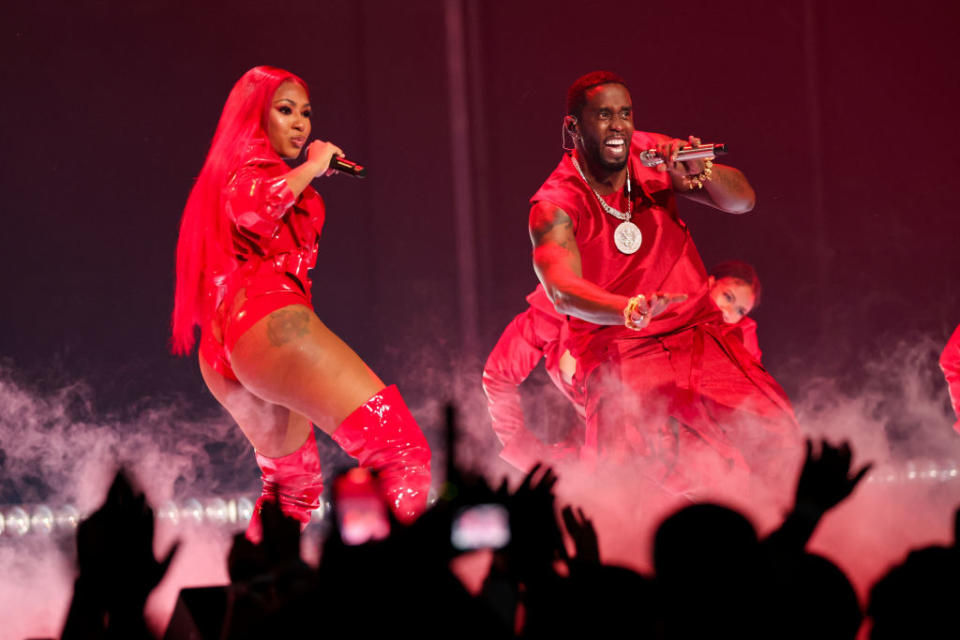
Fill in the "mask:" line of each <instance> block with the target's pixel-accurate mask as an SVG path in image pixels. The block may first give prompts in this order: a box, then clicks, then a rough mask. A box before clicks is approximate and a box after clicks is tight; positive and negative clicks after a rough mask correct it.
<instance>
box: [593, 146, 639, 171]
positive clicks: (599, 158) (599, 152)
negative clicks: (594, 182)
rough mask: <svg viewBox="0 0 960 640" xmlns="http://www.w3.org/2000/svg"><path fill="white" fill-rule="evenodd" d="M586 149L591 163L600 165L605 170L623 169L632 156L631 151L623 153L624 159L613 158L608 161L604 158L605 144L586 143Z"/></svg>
mask: <svg viewBox="0 0 960 640" xmlns="http://www.w3.org/2000/svg"><path fill="white" fill-rule="evenodd" d="M584 147H585V148H584V151H585V152H586V156H587V160H588V161H589V162H590V164H592V165H594V166H596V167H600V168H601V169H603V170H604V171H611V172H613V171H621V170H622V169H623V168H624V167H625V166H627V160H629V158H630V153H629V151H628V152H627V153H625V154H623V159H622V160H613V161H608V160H604V159H603V148H604V147H603V145H602V144H592V145H590V146H587V145H584Z"/></svg>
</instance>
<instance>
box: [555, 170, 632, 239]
mask: <svg viewBox="0 0 960 640" xmlns="http://www.w3.org/2000/svg"><path fill="white" fill-rule="evenodd" d="M570 160H572V161H573V166H574V167H576V169H577V173H579V174H580V177H581V178H583V182H584V184H586V185H587V187H588V188H589V189H590V190H591V191H593V195H595V196H596V197H597V202H599V203H600V207H601V208H603V210H604V211H606V212H607V213H609V214H610V215H612V216H613V217H614V218H616V219H617V220H622V221H623V222H621V223H620V224H618V225H617V228H616V229H614V231H613V243H614V244H615V245H617V250H618V251H620V253H625V254H627V255H629V254H631V253H636V252H637V249H639V248H640V245H641V244H642V243H643V234H642V233H640V229H639V227H637V225H635V224H633V223H632V222H630V218H631V217H632V215H633V198H631V197H630V165H629V164H628V165H627V210H626V212H624V211H620V210H619V209H614V208H613V207H611V206H610V205H609V204H607V202H606V200H604V199H603V198H602V197H600V193H599V192H598V191H597V190H596V189H594V188H593V185H591V184H590V182H589V181H588V180H587V176H586V175H584V173H583V169H581V168H580V163H578V162H577V158H576V156H574V155H573V154H570Z"/></svg>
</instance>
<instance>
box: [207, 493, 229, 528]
mask: <svg viewBox="0 0 960 640" xmlns="http://www.w3.org/2000/svg"><path fill="white" fill-rule="evenodd" d="M203 513H204V515H205V516H206V517H207V522H211V523H213V524H226V523H227V519H228V517H229V513H228V509H227V501H226V500H223V499H222V498H214V499H213V500H209V501H208V502H207V506H206V507H205V508H204V510H203Z"/></svg>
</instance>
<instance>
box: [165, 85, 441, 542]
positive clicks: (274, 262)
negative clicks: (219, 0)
mask: <svg viewBox="0 0 960 640" xmlns="http://www.w3.org/2000/svg"><path fill="white" fill-rule="evenodd" d="M309 136H310V100H309V95H308V92H307V86H306V84H305V83H304V82H303V80H301V79H300V78H298V77H297V76H295V75H293V74H292V73H290V72H288V71H284V70H282V69H277V68H274V67H255V68H253V69H251V70H249V71H248V72H247V73H245V74H244V75H243V77H241V78H240V80H238V81H237V83H236V85H234V87H233V90H232V91H231V92H230V95H229V97H228V98H227V102H226V104H225V105H224V108H223V113H222V114H221V116H220V122H219V124H218V125H217V131H216V133H215V134H214V138H213V143H212V144H211V146H210V151H209V153H208V154H207V159H206V162H205V163H204V165H203V169H202V171H201V172H200V175H199V177H198V178H197V181H196V184H195V185H194V187H193V190H192V191H191V193H190V197H189V199H188V200H187V205H186V208H185V209H184V212H183V219H182V221H181V224H180V238H179V241H178V244H177V286H176V294H175V301H174V311H173V340H172V348H173V352H174V353H177V354H181V355H186V354H189V353H190V352H191V351H192V349H193V346H194V341H195V337H194V326H196V325H199V326H200V329H201V336H200V347H199V351H200V372H201V374H202V375H203V379H204V381H205V382H206V384H207V387H208V388H209V390H210V392H211V393H212V394H213V396H214V397H215V398H216V399H217V400H218V401H219V402H220V404H221V405H223V406H224V408H226V410H227V411H228V412H229V413H230V415H231V416H233V418H234V419H235V420H236V422H237V424H238V425H239V426H240V428H241V429H242V430H243V432H244V434H245V435H246V437H247V438H248V439H249V440H250V442H251V444H253V447H254V451H255V453H256V459H257V464H258V465H259V466H260V469H261V471H262V480H263V493H262V495H261V497H260V499H259V500H258V501H257V506H256V508H255V510H254V517H253V519H252V520H251V522H250V527H249V528H248V530H247V536H248V537H249V538H250V539H251V540H254V541H257V540H258V539H259V537H260V520H259V512H260V507H261V505H262V503H263V501H264V500H266V499H270V500H277V501H279V503H280V506H281V508H282V509H283V511H284V512H285V513H287V514H288V515H291V516H293V517H295V518H297V519H299V520H300V521H301V522H303V523H307V522H308V521H309V519H310V514H311V512H312V511H313V510H314V509H316V508H317V506H318V505H319V501H320V494H321V492H322V489H323V483H322V476H321V472H320V460H319V456H318V453H317V444H316V439H315V435H314V431H313V427H312V425H311V423H315V424H317V425H320V426H321V428H324V430H326V431H328V433H329V434H330V436H331V438H333V440H334V441H335V442H337V443H338V444H339V445H340V446H341V447H343V448H344V450H345V451H346V452H347V453H349V454H350V455H351V456H353V457H355V458H357V459H358V461H359V463H360V465H361V466H364V467H370V468H373V469H374V470H376V471H377V472H378V473H379V475H380V481H381V486H382V487H383V489H384V492H385V494H386V496H387V498H388V500H389V502H390V505H391V508H392V509H393V511H394V513H395V514H396V515H397V516H398V517H399V518H400V519H401V520H407V521H408V520H410V519H412V518H414V517H416V516H417V515H418V514H419V513H420V512H422V511H423V510H424V508H425V507H426V498H427V490H428V488H429V485H430V448H429V445H428V444H427V440H426V438H424V436H423V433H422V432H421V431H420V428H419V427H418V426H417V424H416V422H415V421H414V419H413V416H412V415H411V414H410V411H409V409H408V408H407V407H406V405H405V404H404V402H403V399H402V398H401V397H400V394H399V392H398V391H397V388H396V387H395V386H390V387H385V386H384V384H383V382H381V381H380V379H379V378H378V377H377V376H376V374H374V373H373V371H371V370H370V368H369V367H367V366H366V364H364V362H363V361H362V360H361V359H360V357H359V356H357V354H356V353H354V352H353V350H352V349H350V347H349V346H347V345H346V344H345V343H344V342H343V341H342V340H340V338H338V337H337V336H336V335H334V334H333V333H332V332H331V331H330V330H329V329H328V328H327V327H326V326H325V325H324V324H323V323H322V322H321V321H320V320H319V318H317V316H316V314H315V313H314V312H313V307H312V304H311V295H310V285H311V281H310V279H309V278H308V277H307V271H308V270H309V269H311V268H312V267H313V266H314V264H315V263H316V257H317V240H318V238H319V235H320V231H321V228H322V226H323V221H324V215H325V211H324V205H323V200H322V199H321V198H320V196H319V195H318V194H317V192H316V191H315V190H314V189H313V187H311V186H310V183H311V181H312V180H313V179H314V178H317V177H320V176H323V175H325V174H326V173H328V172H329V170H330V161H331V159H332V158H333V156H335V155H338V156H339V155H343V153H342V151H341V150H340V149H339V148H338V147H337V146H335V145H333V144H331V143H330V142H325V141H322V140H314V141H313V142H311V143H310V144H309V145H308V144H307V140H308V138H309ZM305 147H306V158H307V159H306V161H305V162H303V163H302V164H301V165H300V166H298V167H296V168H295V169H290V167H289V166H287V165H286V164H285V163H284V161H283V159H284V158H296V157H298V156H299V155H300V153H301V152H302V151H303V149H304V148H305ZM328 425H329V426H328Z"/></svg>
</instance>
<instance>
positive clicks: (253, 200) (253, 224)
mask: <svg viewBox="0 0 960 640" xmlns="http://www.w3.org/2000/svg"><path fill="white" fill-rule="evenodd" d="M271 173H272V172H270V171H268V170H267V169H266V168H265V167H262V166H260V165H259V164H257V163H255V162H252V163H248V164H246V165H244V166H242V167H240V169H239V170H237V172H236V173H234V174H233V175H232V176H230V179H229V180H228V181H227V184H226V186H225V187H224V189H223V203H224V212H225V213H226V214H227V217H228V218H229V219H230V220H231V222H233V223H234V224H235V225H237V226H238V227H242V228H244V229H248V230H250V231H252V232H254V233H256V234H257V235H260V236H266V237H270V236H272V235H273V234H274V232H276V230H277V228H278V226H279V224H280V220H281V219H282V218H283V216H284V215H285V214H286V213H287V211H289V210H290V207H292V206H293V203H294V202H295V201H296V196H294V195H293V191H291V190H290V187H289V186H287V182H286V180H284V179H283V176H282V175H279V176H275V175H271ZM284 173H286V172H284Z"/></svg>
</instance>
